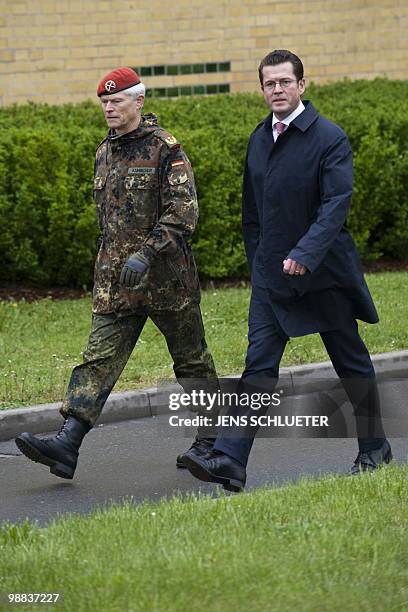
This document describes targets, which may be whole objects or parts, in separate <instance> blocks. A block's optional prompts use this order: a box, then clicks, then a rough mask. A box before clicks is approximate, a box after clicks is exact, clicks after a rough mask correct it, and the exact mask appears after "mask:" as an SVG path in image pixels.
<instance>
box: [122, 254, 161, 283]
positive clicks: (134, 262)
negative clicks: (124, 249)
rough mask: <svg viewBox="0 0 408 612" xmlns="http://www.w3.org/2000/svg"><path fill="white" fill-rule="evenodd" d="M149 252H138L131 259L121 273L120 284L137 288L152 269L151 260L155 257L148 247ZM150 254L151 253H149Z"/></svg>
mask: <svg viewBox="0 0 408 612" xmlns="http://www.w3.org/2000/svg"><path fill="white" fill-rule="evenodd" d="M147 248H148V251H146V249H144V250H143V251H138V252H137V253H134V254H133V255H131V256H130V257H129V259H128V260H127V262H126V263H125V265H124V266H123V268H122V272H121V273H120V280H119V282H120V284H121V285H124V286H125V287H136V285H138V284H139V283H140V281H141V280H142V278H143V276H144V275H145V274H146V272H147V270H148V269H149V267H150V264H151V260H152V258H153V257H154V251H153V249H151V248H150V247H147ZM149 252H150V253H149Z"/></svg>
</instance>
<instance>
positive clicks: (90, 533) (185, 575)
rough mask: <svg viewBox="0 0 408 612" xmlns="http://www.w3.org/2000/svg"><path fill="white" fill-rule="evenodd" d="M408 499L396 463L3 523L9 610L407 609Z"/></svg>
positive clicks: (3, 579)
mask: <svg viewBox="0 0 408 612" xmlns="http://www.w3.org/2000/svg"><path fill="white" fill-rule="evenodd" d="M407 498H408V466H404V467H394V466H393V467H389V468H386V469H383V470H381V471H379V472H378V473H376V474H373V475H364V476H361V477H358V478H345V477H339V476H331V477H327V478H324V479H322V480H304V481H301V482H300V483H298V484H296V485H288V486H285V487H281V488H276V489H273V490H271V489H269V490H267V489H258V490H257V491H254V492H251V493H248V494H242V495H239V496H234V497H231V496H230V497H226V496H222V497H221V498H219V499H213V498H211V497H207V496H202V497H201V498H197V497H195V496H189V497H185V498H184V499H183V498H179V497H175V498H172V499H171V500H170V501H166V500H162V501H161V502H159V503H157V504H153V503H147V502H146V503H144V504H141V505H134V504H132V503H131V500H129V502H127V503H125V504H123V505H121V506H113V507H111V508H108V509H101V510H97V511H96V512H94V513H93V514H92V515H91V516H90V517H83V516H70V517H68V518H64V519H62V520H57V521H56V522H54V523H52V524H51V525H50V526H49V527H47V528H42V529H40V528H38V527H36V526H33V525H31V524H28V523H26V524H23V525H21V526H15V525H3V526H0V551H1V558H2V560H3V563H2V567H1V572H0V593H2V594H3V595H2V597H3V606H1V604H0V609H1V610H6V609H7V610H9V609H11V606H10V607H8V606H7V605H5V594H7V593H9V592H18V593H33V592H34V593H38V592H40V593H60V595H61V599H62V601H61V604H60V605H56V606H55V608H56V609H63V610H68V611H69V612H71V611H72V610H80V611H81V610H103V611H104V612H109V611H111V610H112V611H118V612H119V611H120V612H121V611H123V610H129V611H133V610H135V611H139V610H140V611H143V612H149V611H154V612H161V611H163V612H172V611H182V612H185V611H186V610H192V611H194V612H200V611H203V612H208V611H210V612H216V611H219V612H229V611H232V612H241V611H242V612H248V611H251V612H252V611H259V612H264V611H268V612H273V611H275V610H276V611H277V612H286V611H288V612H293V611H296V612H302V611H310V612H315V611H319V612H320V611H323V612H324V611H329V610H330V611H338V612H344V611H356V612H357V611H359V612H361V611H362V612H364V611H367V612H368V611H370V612H371V610H395V611H396V610H406V609H407V607H408V530H407V528H406V526H407V522H408V505H407V503H406V501H407ZM16 607H18V609H20V610H25V609H33V608H28V607H26V606H23V605H21V604H20V605H19V606H16ZM36 607H38V605H37V606H36ZM53 608H54V606H53Z"/></svg>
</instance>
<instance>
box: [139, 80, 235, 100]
mask: <svg viewBox="0 0 408 612" xmlns="http://www.w3.org/2000/svg"><path fill="white" fill-rule="evenodd" d="M229 90H230V86H229V83H221V84H219V85H183V86H182V87H151V88H149V89H147V90H146V97H147V98H176V97H178V96H197V95H204V94H217V93H229Z"/></svg>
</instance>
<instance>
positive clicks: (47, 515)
mask: <svg viewBox="0 0 408 612" xmlns="http://www.w3.org/2000/svg"><path fill="white" fill-rule="evenodd" d="M189 443H190V439H187V438H184V437H183V436H182V435H181V434H180V433H174V429H170V427H169V425H168V417H167V416H166V415H161V416H157V417H153V418H152V417H150V418H139V419H135V420H131V421H122V422H118V423H113V424H106V425H102V426H99V427H96V428H95V429H93V430H92V431H91V432H90V433H89V434H88V436H87V437H86V438H85V442H84V444H83V446H82V448H81V452H80V461H79V464H78V469H77V471H76V474H75V477H74V479H73V480H72V481H69V480H63V479H60V478H57V477H55V476H53V475H51V474H50V472H49V470H48V468H46V467H45V466H42V465H39V464H36V463H32V462H31V461H29V460H28V459H26V458H25V457H23V456H19V454H18V450H17V448H16V447H15V445H14V442H12V441H10V442H0V483H1V489H0V522H2V521H13V522H19V521H23V520H24V519H25V518H28V519H30V520H36V521H38V523H39V524H40V525H44V524H46V523H47V522H49V521H50V520H52V519H53V518H55V517H56V516H57V515H58V514H62V513H66V512H79V513H88V512H90V511H91V510H92V509H94V508H95V507H97V506H102V505H104V504H109V503H110V502H112V501H114V502H119V501H120V500H123V499H124V498H129V497H133V499H134V500H135V501H136V502H139V501H141V500H143V499H146V498H148V499H153V500H157V499H159V498H161V497H166V496H167V497H168V496H171V495H173V494H176V493H178V492H181V493H187V492H191V491H194V492H197V491H199V490H200V491H202V492H203V493H205V494H208V495H217V494H218V493H219V491H221V490H222V489H221V488H220V487H218V486H217V485H211V484H206V483H200V482H199V481H198V480H196V479H195V478H193V477H192V476H191V475H190V473H189V472H188V471H187V470H177V469H176V467H175V457H176V455H177V453H178V452H179V451H180V450H182V449H185V448H187V447H188V446H189ZM391 443H392V447H393V452H394V457H395V459H396V460H397V461H398V462H406V461H407V460H408V456H407V455H408V440H407V439H395V440H392V441H391ZM356 448H357V446H356V442H355V441H354V440H351V439H331V440H324V439H278V438H274V439H272V438H268V439H266V438H259V439H257V440H256V442H255V445H254V449H253V452H252V454H251V459H250V464H249V469H248V483H247V489H246V490H251V489H253V488H256V487H260V486H262V485H265V484H280V483H283V482H285V481H288V480H292V481H293V480H297V479H299V478H300V477H301V476H302V475H312V476H319V475H321V474H324V473H336V472H337V473H343V472H345V471H347V470H348V468H349V467H350V465H351V463H352V462H353V461H354V459H355V456H356Z"/></svg>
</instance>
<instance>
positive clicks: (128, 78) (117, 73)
mask: <svg viewBox="0 0 408 612" xmlns="http://www.w3.org/2000/svg"><path fill="white" fill-rule="evenodd" d="M138 83H140V78H139V75H138V74H137V73H136V72H135V71H134V70H132V69H131V68H116V70H112V72H109V73H108V74H106V75H105V76H104V77H103V79H102V80H101V82H100V83H99V85H98V90H97V92H96V93H97V94H98V96H102V95H110V94H114V93H118V91H123V89H128V87H133V85H137V84H138Z"/></svg>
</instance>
